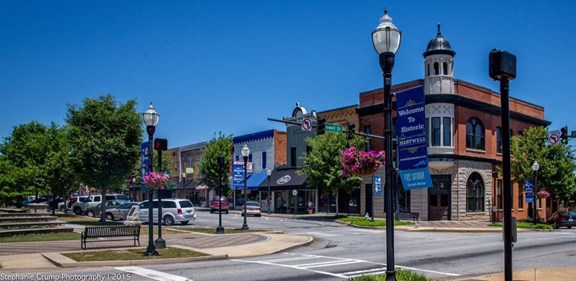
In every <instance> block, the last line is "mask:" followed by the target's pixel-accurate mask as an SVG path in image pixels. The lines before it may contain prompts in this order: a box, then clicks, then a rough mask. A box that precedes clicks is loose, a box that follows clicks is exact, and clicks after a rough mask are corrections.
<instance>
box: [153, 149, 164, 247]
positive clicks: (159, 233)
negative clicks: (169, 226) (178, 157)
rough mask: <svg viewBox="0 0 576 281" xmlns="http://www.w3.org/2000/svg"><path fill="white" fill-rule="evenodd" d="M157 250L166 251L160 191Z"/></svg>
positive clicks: (159, 167) (159, 151)
mask: <svg viewBox="0 0 576 281" xmlns="http://www.w3.org/2000/svg"><path fill="white" fill-rule="evenodd" d="M158 172H162V150H160V149H159V150H158ZM155 242H156V248H158V249H166V240H164V238H162V195H161V194H160V189H158V239H156V241H155Z"/></svg>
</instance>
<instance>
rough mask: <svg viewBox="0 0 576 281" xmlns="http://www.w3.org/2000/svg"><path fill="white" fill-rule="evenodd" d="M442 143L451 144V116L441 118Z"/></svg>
mask: <svg viewBox="0 0 576 281" xmlns="http://www.w3.org/2000/svg"><path fill="white" fill-rule="evenodd" d="M442 145H443V146H452V118H451V117H444V118H442Z"/></svg>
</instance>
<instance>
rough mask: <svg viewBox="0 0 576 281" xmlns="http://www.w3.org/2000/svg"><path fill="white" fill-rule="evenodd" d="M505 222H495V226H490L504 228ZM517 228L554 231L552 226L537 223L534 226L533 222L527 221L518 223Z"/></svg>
mask: <svg viewBox="0 0 576 281" xmlns="http://www.w3.org/2000/svg"><path fill="white" fill-rule="evenodd" d="M502 224H503V222H495V223H493V224H490V226H495V227H502ZM516 227H517V228H526V229H542V230H552V228H553V227H552V225H549V224H545V223H537V224H534V223H532V222H527V221H519V222H516Z"/></svg>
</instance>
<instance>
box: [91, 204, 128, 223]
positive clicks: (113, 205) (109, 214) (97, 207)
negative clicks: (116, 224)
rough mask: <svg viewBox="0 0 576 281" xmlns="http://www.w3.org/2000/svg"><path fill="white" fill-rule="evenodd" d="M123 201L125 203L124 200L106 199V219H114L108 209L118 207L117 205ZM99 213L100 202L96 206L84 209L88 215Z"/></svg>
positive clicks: (97, 214) (100, 208)
mask: <svg viewBox="0 0 576 281" xmlns="http://www.w3.org/2000/svg"><path fill="white" fill-rule="evenodd" d="M123 203H125V202H124V201H116V200H110V201H106V219H108V220H113V219H114V217H113V216H112V213H110V212H108V209H111V208H114V207H118V206H120V205H122V204H123ZM101 213H102V203H100V204H98V205H96V206H91V207H88V208H87V209H86V215H87V216H90V217H99V216H100V214H101Z"/></svg>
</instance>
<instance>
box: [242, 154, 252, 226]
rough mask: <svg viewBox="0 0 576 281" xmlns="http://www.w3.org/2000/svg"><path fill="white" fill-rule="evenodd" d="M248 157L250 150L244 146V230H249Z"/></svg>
mask: <svg viewBox="0 0 576 281" xmlns="http://www.w3.org/2000/svg"><path fill="white" fill-rule="evenodd" d="M248 155H250V148H248V145H246V144H244V147H242V158H244V224H243V225H242V228H241V229H242V230H248V229H250V228H248V223H247V222H246V201H248V197H247V196H248V194H247V192H246V173H247V166H248Z"/></svg>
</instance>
